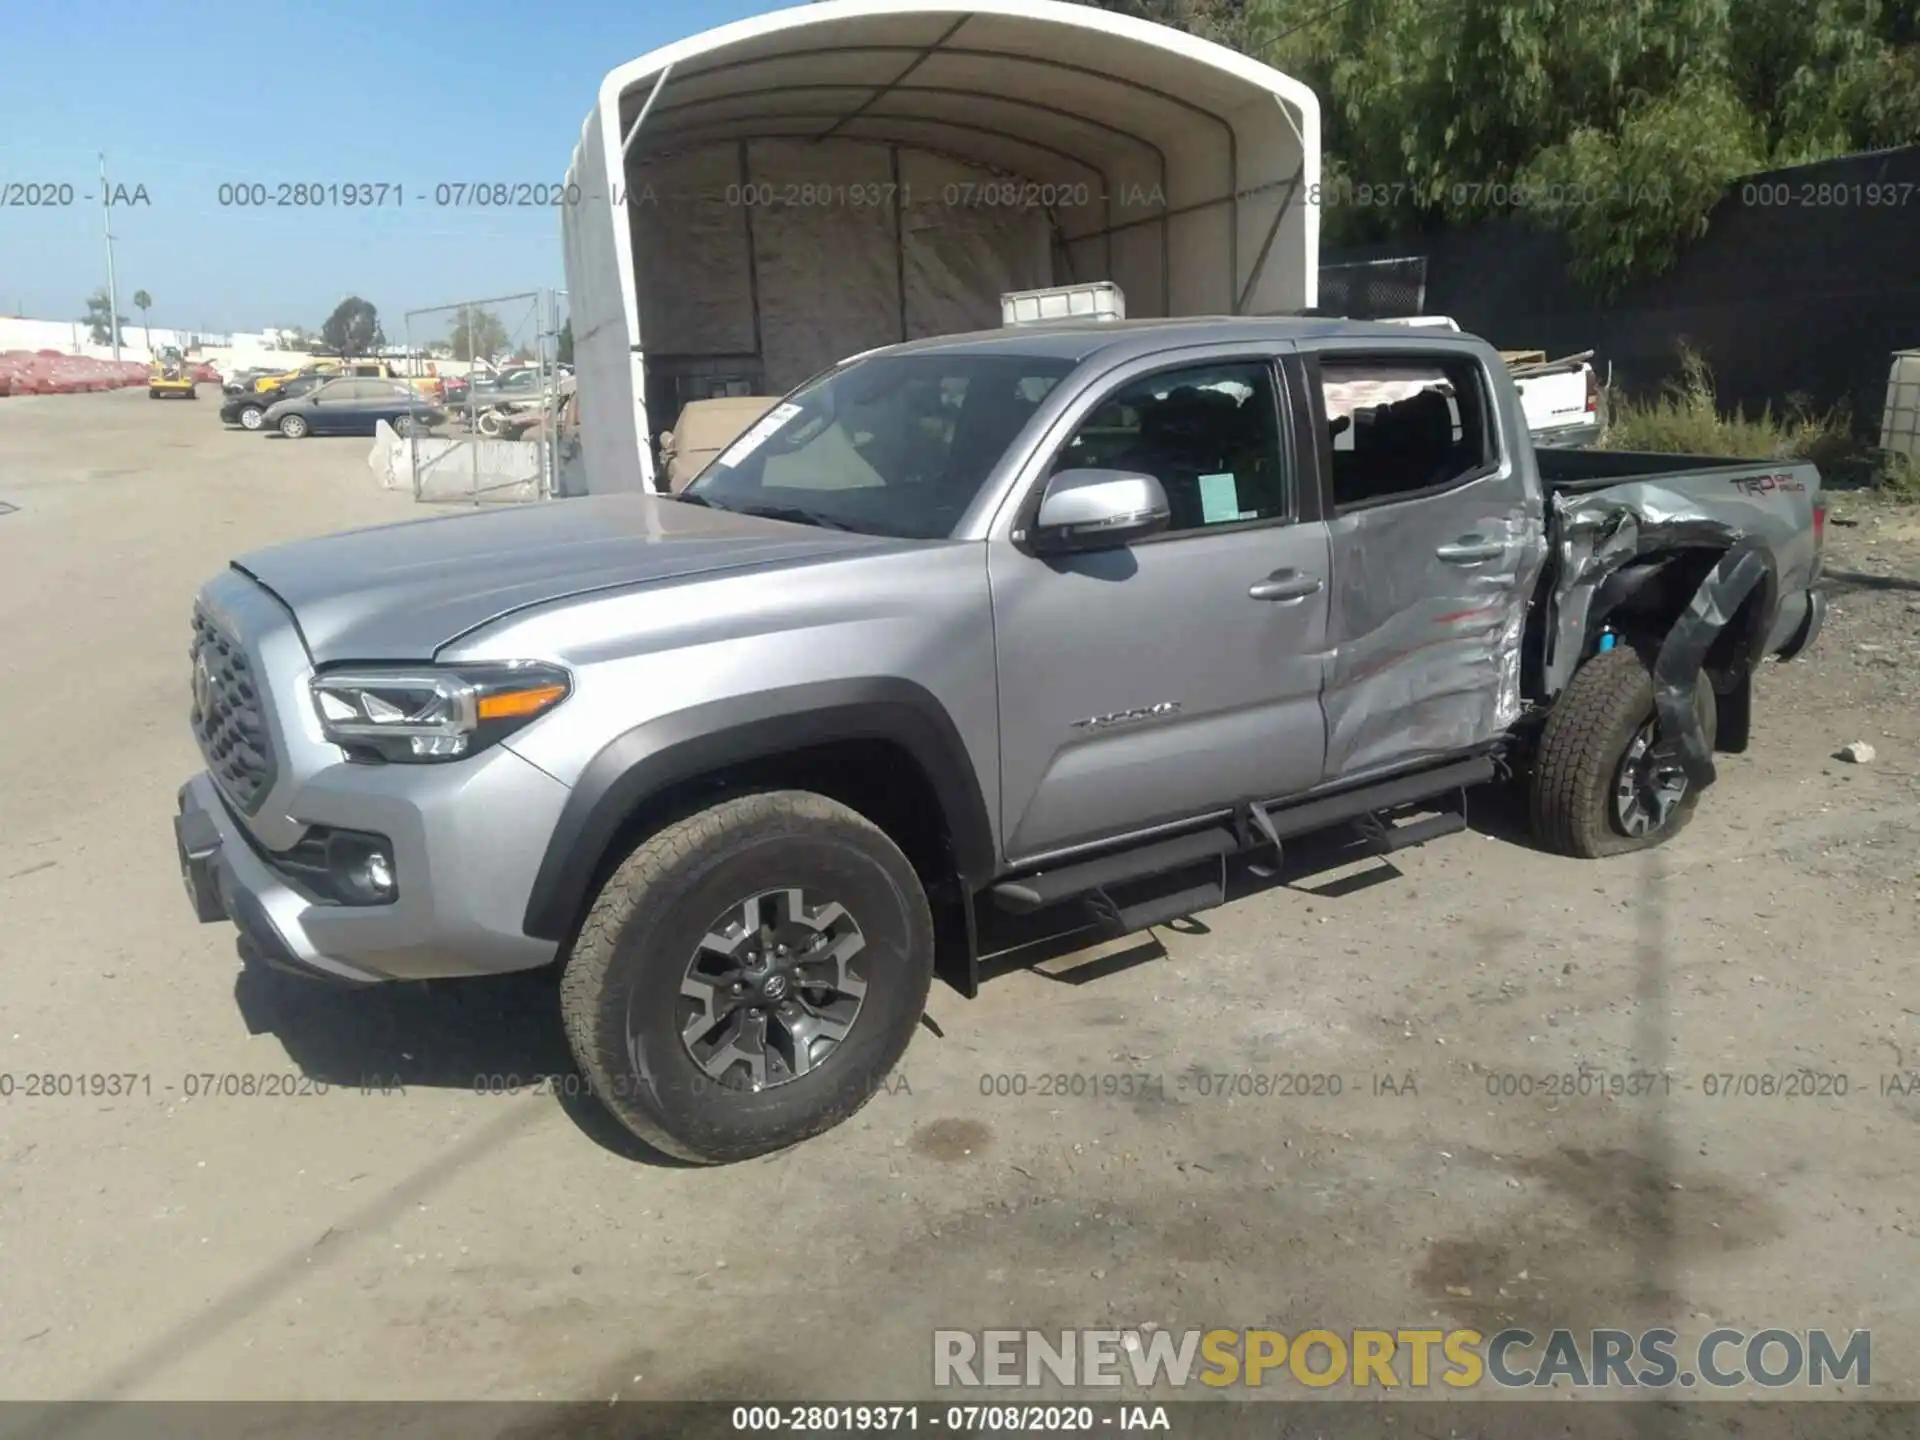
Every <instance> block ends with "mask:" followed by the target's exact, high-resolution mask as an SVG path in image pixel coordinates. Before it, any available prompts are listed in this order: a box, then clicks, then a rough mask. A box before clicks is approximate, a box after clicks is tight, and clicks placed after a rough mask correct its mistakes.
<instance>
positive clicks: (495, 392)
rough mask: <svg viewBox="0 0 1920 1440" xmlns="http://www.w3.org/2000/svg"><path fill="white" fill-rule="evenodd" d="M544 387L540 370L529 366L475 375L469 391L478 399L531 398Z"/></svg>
mask: <svg viewBox="0 0 1920 1440" xmlns="http://www.w3.org/2000/svg"><path fill="white" fill-rule="evenodd" d="M544 388H545V387H544V386H543V385H542V384H541V379H540V372H539V371H538V370H536V369H532V368H528V369H525V370H508V371H506V372H504V373H503V374H499V375H475V376H474V377H473V378H472V381H471V389H470V391H469V393H470V394H471V395H472V397H473V398H474V399H476V400H530V399H532V398H534V397H535V396H537V395H538V394H540V392H541V390H542V389H544Z"/></svg>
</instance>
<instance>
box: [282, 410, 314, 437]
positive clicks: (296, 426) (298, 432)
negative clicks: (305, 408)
mask: <svg viewBox="0 0 1920 1440" xmlns="http://www.w3.org/2000/svg"><path fill="white" fill-rule="evenodd" d="M309 428H310V427H309V426H308V425H307V417H306V416H304V415H282V416H281V417H280V433H281V434H282V435H284V436H286V437H287V439H289V440H299V439H302V438H303V437H304V436H305V435H306V433H307V431H308V429H309Z"/></svg>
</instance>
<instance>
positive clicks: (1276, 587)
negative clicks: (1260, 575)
mask: <svg viewBox="0 0 1920 1440" xmlns="http://www.w3.org/2000/svg"><path fill="white" fill-rule="evenodd" d="M1319 592H1320V582H1319V580H1318V579H1316V578H1315V577H1314V576H1312V575H1302V574H1301V573H1300V572H1299V571H1298V570H1276V571H1274V572H1273V574H1271V575H1269V576H1268V577H1267V578H1266V579H1264V580H1262V581H1260V582H1259V583H1257V584H1254V585H1249V586H1248V587H1247V594H1248V595H1249V596H1251V597H1252V598H1253V599H1255V600H1277V601H1279V602H1280V603H1281V604H1283V605H1284V604H1290V603H1291V602H1293V601H1295V600H1304V599H1306V598H1307V597H1308V596H1309V595H1317V594H1319Z"/></svg>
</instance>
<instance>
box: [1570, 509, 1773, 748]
mask: <svg viewBox="0 0 1920 1440" xmlns="http://www.w3.org/2000/svg"><path fill="white" fill-rule="evenodd" d="M1726 553H1727V550H1726V548H1725V547H1721V546H1691V547H1687V548H1685V549H1677V550H1667V551H1656V552H1652V553H1650V554H1647V555H1643V556H1639V557H1636V558H1635V559H1634V560H1633V561H1632V562H1631V563H1629V564H1627V565H1625V566H1623V567H1621V569H1620V570H1619V571H1617V572H1616V573H1615V574H1614V575H1613V576H1611V577H1609V578H1608V579H1607V581H1606V582H1604V584H1603V585H1602V587H1601V592H1600V596H1599V597H1598V600H1597V603H1596V604H1595V606H1594V608H1593V613H1592V616H1591V618H1590V621H1589V629H1590V630H1591V631H1592V632H1594V633H1595V634H1597V633H1598V631H1599V629H1600V627H1601V626H1602V625H1608V626H1611V627H1612V628H1613V629H1614V630H1616V631H1617V632H1618V633H1619V634H1620V635H1621V636H1622V637H1623V639H1624V641H1625V643H1627V644H1629V645H1632V646H1633V647H1634V648H1636V649H1638V650H1639V651H1640V652H1641V653H1642V654H1643V655H1645V656H1646V657H1647V659H1648V661H1649V663H1651V661H1652V658H1653V656H1654V654H1655V653H1657V652H1658V650H1659V648H1660V645H1661V643H1662V642H1663V641H1664V640H1665V639H1666V636H1667V633H1668V632H1669V631H1670V630H1672V628H1673V626H1674V622H1675V621H1676V620H1678V619H1679V618H1680V616H1681V615H1682V614H1683V613H1684V612H1685V611H1686V608H1687V606H1688V605H1689V604H1690V603H1691V602H1692V600H1693V596H1694V593H1695V592H1696V591H1697V590H1698V589H1699V588H1700V585H1701V582H1702V581H1704V580H1705V579H1706V578H1707V575H1708V574H1709V573H1710V572H1711V571H1712V570H1713V568H1714V566H1715V565H1717V564H1719V563H1720V561H1721V559H1722V558H1723V557H1724V556H1725V555H1726ZM1773 604H1774V587H1773V585H1772V583H1771V582H1766V583H1762V584H1761V585H1759V586H1757V587H1756V588H1755V589H1754V590H1752V591H1751V592H1750V593H1749V594H1748V595H1747V597H1746V598H1745V599H1744V600H1742V601H1741V602H1740V606H1739V608H1738V609H1737V610H1735V611H1734V613H1733V615H1732V616H1731V617H1730V618H1729V619H1728V621H1727V623H1726V625H1725V626H1724V627H1723V628H1722V629H1721V631H1720V633H1719V634H1718V635H1716V636H1715V637H1714V639H1713V643H1712V644H1711V645H1710V646H1709V647H1708V649H1707V654H1706V658H1705V659H1704V660H1703V661H1702V662H1701V669H1702V670H1704V671H1705V672H1706V675H1707V677H1708V679H1709V680H1710V681H1711V682H1712V684H1713V688H1714V693H1715V695H1716V696H1717V697H1719V698H1720V702H1721V703H1720V705H1719V708H1718V712H1717V713H1718V730H1717V733H1716V734H1715V736H1714V737H1713V738H1714V746H1715V748H1716V749H1719V750H1724V751H1728V752H1730V753H1736V754H1737V753H1738V752H1740V751H1742V750H1745V749H1746V748H1747V739H1748V732H1749V729H1750V726H1751V703H1750V702H1751V696H1750V686H1751V681H1752V672H1753V667H1754V665H1755V664H1756V663H1757V662H1758V660H1759V659H1760V652H1761V650H1762V647H1763V646H1764V645H1765V643H1766V633H1765V632H1766V628H1767V626H1768V624H1769V623H1770V620H1771V616H1772V612H1773ZM1589 643H1591V636H1590V637H1589Z"/></svg>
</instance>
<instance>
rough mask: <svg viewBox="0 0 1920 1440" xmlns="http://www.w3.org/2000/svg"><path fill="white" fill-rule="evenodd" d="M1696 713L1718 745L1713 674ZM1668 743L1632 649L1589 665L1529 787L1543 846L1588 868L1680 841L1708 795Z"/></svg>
mask: <svg viewBox="0 0 1920 1440" xmlns="http://www.w3.org/2000/svg"><path fill="white" fill-rule="evenodd" d="M1694 712H1695V714H1697V715H1698V716H1699V717H1700V725H1701V728H1702V729H1703V730H1704V731H1705V732H1706V735H1707V738H1708V740H1709V742H1711V740H1712V738H1713V732H1714V727H1715V725H1716V723H1717V712H1716V707H1715V705H1714V698H1713V685H1712V682H1711V681H1709V680H1708V678H1707V677H1706V676H1705V675H1704V674H1702V675H1701V676H1700V677H1699V678H1698V679H1697V680H1696V681H1695V687H1694ZM1665 738H1666V737H1665V736H1664V735H1663V734H1662V732H1661V727H1660V721H1659V717H1658V713H1657V710H1656V708H1655V705H1654V698H1653V675H1652V673H1651V672H1650V671H1649V669H1648V667H1647V663H1646V661H1644V660H1643V659H1641V658H1640V656H1639V654H1638V653H1637V652H1635V651H1634V650H1632V649H1629V648H1628V647H1626V646H1621V647H1619V648H1617V649H1613V650H1607V651H1603V652H1602V653H1600V654H1598V655H1595V656H1594V657H1593V658H1592V659H1590V660H1588V661H1587V662H1586V663H1585V664H1584V665H1582V666H1581V667H1580V668H1579V669H1578V670H1576V671H1575V672H1574V675H1573V679H1572V680H1571V681H1570V682H1569V683H1568V685H1567V688H1566V690H1565V692H1564V693H1562V694H1561V696H1560V698H1559V699H1558V700H1557V701H1556V702H1555V703H1554V707H1553V710H1552V712H1551V713H1550V714H1549V715H1548V716H1547V723H1546V726H1545V727H1544V728H1543V729H1542V731H1541V733H1540V749H1539V753H1538V754H1537V755H1536V756H1535V759H1534V767H1533V775H1532V780H1531V784H1530V787H1529V789H1530V796H1529V800H1530V803H1529V809H1530V811H1531V819H1532V822H1533V833H1534V837H1535V838H1536V839H1537V840H1538V841H1539V842H1540V844H1541V845H1542V846H1544V847H1545V848H1546V849H1548V850H1552V851H1554V852H1555V853H1557V854H1561V855H1573V856H1577V857H1579V858H1581V859H1589V860H1590V859H1598V858H1600V857H1602V856H1607V855H1623V854H1626V853H1627V852H1629V851H1633V850H1646V849H1650V848H1652V847H1653V846H1655V845H1659V844H1661V843H1663V842H1665V841H1667V840H1670V839H1672V838H1673V837H1674V836H1675V835H1677V834H1678V833H1679V832H1680V831H1681V829H1683V828H1684V827H1685V825H1686V823H1687V821H1688V820H1689V819H1691V818H1692V816H1693V810H1694V806H1695V805H1697V804H1698V803H1699V800H1700V792H1699V791H1698V790H1695V789H1694V788H1693V787H1692V786H1691V785H1690V784H1689V783H1688V781H1687V776H1686V772H1685V771H1684V770H1682V769H1681V768H1680V766H1679V764H1678V761H1677V760H1676V759H1673V758H1671V757H1668V756H1667V755H1666V754H1665V752H1664V750H1663V748H1662V745H1661V742H1662V741H1663V740H1664V739H1665Z"/></svg>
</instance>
